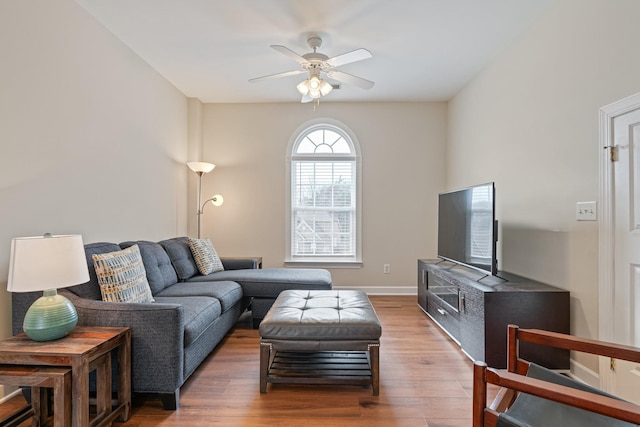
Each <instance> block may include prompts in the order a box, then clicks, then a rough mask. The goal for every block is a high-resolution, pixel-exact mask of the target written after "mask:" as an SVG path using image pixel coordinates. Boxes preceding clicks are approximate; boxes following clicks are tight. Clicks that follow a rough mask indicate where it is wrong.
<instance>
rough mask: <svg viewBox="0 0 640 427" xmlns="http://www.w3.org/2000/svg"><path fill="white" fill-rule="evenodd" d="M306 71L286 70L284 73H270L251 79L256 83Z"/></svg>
mask: <svg viewBox="0 0 640 427" xmlns="http://www.w3.org/2000/svg"><path fill="white" fill-rule="evenodd" d="M306 72H307V70H294V71H285V72H284V73H277V74H270V75H268V76H262V77H256V78H254V79H249V81H250V82H251V83H255V82H261V81H263V80H270V79H278V78H280V77H288V76H295V75H298V74H302V73H306Z"/></svg>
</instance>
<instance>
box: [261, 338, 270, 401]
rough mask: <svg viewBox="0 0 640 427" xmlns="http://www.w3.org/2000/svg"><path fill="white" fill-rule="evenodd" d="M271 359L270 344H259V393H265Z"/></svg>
mask: <svg viewBox="0 0 640 427" xmlns="http://www.w3.org/2000/svg"><path fill="white" fill-rule="evenodd" d="M270 358H271V344H269V343H263V342H261V343H260V393H266V392H267V375H268V374H269V359H270Z"/></svg>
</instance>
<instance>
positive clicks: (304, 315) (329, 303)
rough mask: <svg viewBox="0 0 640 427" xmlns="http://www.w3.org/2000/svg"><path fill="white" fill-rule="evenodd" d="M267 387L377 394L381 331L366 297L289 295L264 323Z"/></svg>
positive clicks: (276, 304)
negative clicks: (336, 387)
mask: <svg viewBox="0 0 640 427" xmlns="http://www.w3.org/2000/svg"><path fill="white" fill-rule="evenodd" d="M259 330H260V338H261V339H260V392H261V393H265V392H266V391H267V383H298V384H350V385H371V387H372V389H373V390H372V391H373V395H374V396H377V395H378V393H379V377H380V376H379V374H380V370H379V364H380V355H379V351H380V335H381V334H382V326H381V325H380V320H379V319H378V316H377V315H376V312H375V310H374V309H373V306H372V305H371V302H370V301H369V298H368V297H367V294H365V293H364V292H362V291H347V290H344V291H343V290H330V291H301V290H285V291H282V293H280V295H279V296H278V298H277V299H276V301H275V302H274V304H273V306H272V307H271V309H270V310H269V312H268V313H267V315H266V316H265V317H264V320H263V321H262V323H260V328H259Z"/></svg>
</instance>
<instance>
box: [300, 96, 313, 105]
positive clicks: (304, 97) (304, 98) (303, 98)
mask: <svg viewBox="0 0 640 427" xmlns="http://www.w3.org/2000/svg"><path fill="white" fill-rule="evenodd" d="M311 101H313V98H311V97H310V96H309V95H302V99H301V100H300V102H301V103H303V104H306V103H307V102H311Z"/></svg>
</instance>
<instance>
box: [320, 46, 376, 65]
mask: <svg viewBox="0 0 640 427" xmlns="http://www.w3.org/2000/svg"><path fill="white" fill-rule="evenodd" d="M369 58H373V55H371V52H369V51H368V50H367V49H356V50H352V51H351V52H347V53H343V54H342V55H338V56H334V57H333V58H329V59H327V61H326V62H327V64H329V65H330V66H332V67H339V66H341V65H344V64H350V63H352V62H356V61H362V60H363V59H369Z"/></svg>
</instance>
